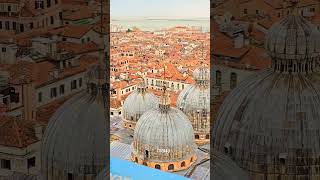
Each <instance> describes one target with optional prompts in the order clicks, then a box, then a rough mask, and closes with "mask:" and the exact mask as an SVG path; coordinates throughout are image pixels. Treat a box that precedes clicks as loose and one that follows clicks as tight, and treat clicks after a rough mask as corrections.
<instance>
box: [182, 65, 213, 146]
mask: <svg viewBox="0 0 320 180" xmlns="http://www.w3.org/2000/svg"><path fill="white" fill-rule="evenodd" d="M193 79H194V80H195V82H196V84H195V85H190V86H188V87H186V88H184V89H183V90H182V91H181V93H180V94H179V96H178V99H177V108H179V109H180V110H181V111H183V112H184V113H185V114H186V115H187V116H188V118H189V120H190V121H191V124H192V126H193V129H194V134H195V141H196V143H197V144H205V143H208V142H209V141H210V139H209V137H210V90H209V81H210V72H209V69H208V68H207V67H206V66H204V65H201V66H200V67H199V68H197V69H195V70H194V72H193Z"/></svg>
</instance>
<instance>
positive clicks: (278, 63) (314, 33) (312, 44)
mask: <svg viewBox="0 0 320 180" xmlns="http://www.w3.org/2000/svg"><path fill="white" fill-rule="evenodd" d="M319 38H320V32H319V31H318V29H317V28H316V26H314V25H313V24H311V23H309V22H308V21H307V20H305V19H304V18H303V17H302V16H301V15H299V14H297V13H293V14H291V15H289V16H287V17H285V18H284V19H282V20H280V21H279V22H277V23H275V24H274V25H272V27H271V28H270V29H269V31H268V33H267V35H266V41H265V49H266V51H267V53H268V54H269V55H270V56H271V58H272V59H273V60H274V61H275V63H274V66H273V68H276V69H278V70H279V71H286V72H297V71H300V72H306V71H307V72H310V71H314V66H315V64H314V60H319V56H320V42H319V41H318V39H319ZM299 66H301V68H300V67H299Z"/></svg>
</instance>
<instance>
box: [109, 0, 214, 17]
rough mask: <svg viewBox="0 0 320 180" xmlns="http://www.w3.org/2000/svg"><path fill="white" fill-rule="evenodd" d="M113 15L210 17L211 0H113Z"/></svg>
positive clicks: (111, 10)
mask: <svg viewBox="0 0 320 180" xmlns="http://www.w3.org/2000/svg"><path fill="white" fill-rule="evenodd" d="M110 6H111V7H110V13H111V18H112V17H210V0H111V1H110Z"/></svg>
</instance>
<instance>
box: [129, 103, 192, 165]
mask: <svg viewBox="0 0 320 180" xmlns="http://www.w3.org/2000/svg"><path fill="white" fill-rule="evenodd" d="M133 138H134V146H133V147H134V153H135V154H136V155H137V156H139V157H140V158H141V159H145V154H144V152H145V150H149V152H150V157H149V158H147V159H149V160H151V161H156V162H167V161H168V162H170V161H176V160H179V159H185V158H187V157H188V158H189V157H191V156H192V155H193V154H194V150H195V145H194V136H193V129H192V126H191V123H190V122H189V120H188V117H187V116H186V115H184V113H183V112H181V111H180V110H178V109H175V108H171V109H170V110H168V112H166V113H163V112H161V111H160V110H159V109H156V110H149V111H147V112H146V113H145V114H143V115H142V117H141V118H140V119H139V121H138V123H137V125H136V129H135V131H134V137H133ZM157 149H167V150H169V151H170V155H171V156H166V155H165V154H166V153H165V152H164V153H160V152H157ZM178 152H182V153H179V154H176V153H178Z"/></svg>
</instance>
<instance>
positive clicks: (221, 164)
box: [210, 151, 249, 180]
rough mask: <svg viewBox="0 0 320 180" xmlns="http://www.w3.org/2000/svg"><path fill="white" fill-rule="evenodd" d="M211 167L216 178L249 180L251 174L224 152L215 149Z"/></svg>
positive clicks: (212, 177) (218, 179) (217, 179)
mask: <svg viewBox="0 0 320 180" xmlns="http://www.w3.org/2000/svg"><path fill="white" fill-rule="evenodd" d="M211 157H213V159H212V160H211V161H210V163H211V165H210V168H211V169H212V170H211V173H212V176H211V179H214V180H249V175H248V174H247V173H246V172H245V171H243V170H242V169H241V168H240V167H239V166H237V164H236V163H234V162H233V161H232V160H231V159H230V158H229V157H227V156H226V155H224V154H223V153H220V152H217V151H214V152H212V155H211Z"/></svg>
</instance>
